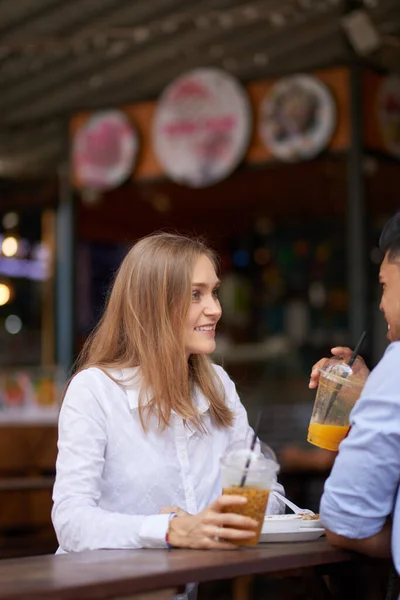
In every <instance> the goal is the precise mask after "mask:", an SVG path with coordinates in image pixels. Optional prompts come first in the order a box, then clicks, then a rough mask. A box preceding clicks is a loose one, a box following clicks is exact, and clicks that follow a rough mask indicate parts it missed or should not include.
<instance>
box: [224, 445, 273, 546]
mask: <svg viewBox="0 0 400 600" xmlns="http://www.w3.org/2000/svg"><path fill="white" fill-rule="evenodd" d="M247 464H248V466H247ZM246 467H247V468H246ZM277 471H278V465H277V463H276V462H275V461H274V460H268V459H266V458H265V457H264V456H262V455H257V454H256V453H255V452H252V451H250V449H244V448H243V449H240V450H234V451H231V452H229V453H228V454H226V455H225V456H224V457H223V458H222V459H221V475H222V489H223V492H222V493H223V494H231V495H239V496H245V497H246V498H247V502H246V504H244V505H242V506H227V507H226V508H225V509H224V511H223V512H227V513H228V512H229V513H235V514H238V515H244V516H246V517H251V518H252V519H255V520H256V521H257V523H258V527H257V529H256V530H255V533H254V536H253V537H252V538H248V539H246V540H238V541H235V542H233V543H234V544H236V545H237V546H255V545H256V544H258V540H259V538H260V534H261V529H262V526H263V523H264V516H265V511H266V509H267V504H268V498H269V493H270V490H271V486H272V484H273V482H274V481H275V479H276V474H277Z"/></svg>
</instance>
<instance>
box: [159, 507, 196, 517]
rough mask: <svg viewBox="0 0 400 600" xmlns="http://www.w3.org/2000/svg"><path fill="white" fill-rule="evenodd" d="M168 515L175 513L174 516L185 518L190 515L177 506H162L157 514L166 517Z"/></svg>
mask: <svg viewBox="0 0 400 600" xmlns="http://www.w3.org/2000/svg"><path fill="white" fill-rule="evenodd" d="M170 513H175V514H176V515H178V517H185V516H187V515H190V513H188V512H186V510H183V508H180V507H179V506H163V507H162V509H161V510H160V512H159V513H158V514H159V515H168V514H170Z"/></svg>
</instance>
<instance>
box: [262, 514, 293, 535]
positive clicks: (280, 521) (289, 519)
mask: <svg viewBox="0 0 400 600" xmlns="http://www.w3.org/2000/svg"><path fill="white" fill-rule="evenodd" d="M302 523H303V519H302V518H300V517H299V516H298V515H294V514H293V515H291V514H290V515H266V516H265V517H264V523H263V526H262V532H263V533H276V532H278V533H283V532H285V531H291V532H293V531H298V530H299V529H300V526H301V524H302Z"/></svg>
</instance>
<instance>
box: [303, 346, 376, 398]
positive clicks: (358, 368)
mask: <svg viewBox="0 0 400 600" xmlns="http://www.w3.org/2000/svg"><path fill="white" fill-rule="evenodd" d="M331 352H332V354H333V356H335V357H336V358H341V359H343V360H344V361H345V362H349V360H350V357H351V355H352V353H353V350H351V349H350V348H345V347H343V346H337V347H336V348H332V350H331ZM327 360H329V359H328V358H321V360H319V361H318V362H316V363H315V365H314V366H313V368H312V369H311V375H310V382H309V384H308V387H309V388H310V389H313V388H316V387H317V386H318V382H319V369H321V368H322V367H323V366H324V364H325V363H326V361H327ZM352 369H353V371H354V373H357V375H358V376H359V377H360V378H361V379H367V377H368V375H369V369H368V367H367V365H366V364H365V362H364V359H363V358H362V356H360V355H358V356H357V358H356V360H355V362H354V364H353V366H352Z"/></svg>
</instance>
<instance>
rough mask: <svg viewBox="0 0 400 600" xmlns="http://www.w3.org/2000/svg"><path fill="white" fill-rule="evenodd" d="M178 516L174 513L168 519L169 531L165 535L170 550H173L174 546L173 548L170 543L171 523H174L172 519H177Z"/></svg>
mask: <svg viewBox="0 0 400 600" xmlns="http://www.w3.org/2000/svg"><path fill="white" fill-rule="evenodd" d="M177 516H178V515H177V514H176V512H172V513H170V514H169V517H168V529H167V533H166V534H165V543H166V544H167V548H168V549H170V550H171V549H172V548H173V547H174V546H172V544H170V543H169V528H170V523H171V521H172V519H174V518H175V517H177Z"/></svg>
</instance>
